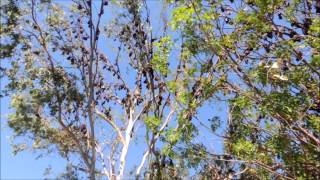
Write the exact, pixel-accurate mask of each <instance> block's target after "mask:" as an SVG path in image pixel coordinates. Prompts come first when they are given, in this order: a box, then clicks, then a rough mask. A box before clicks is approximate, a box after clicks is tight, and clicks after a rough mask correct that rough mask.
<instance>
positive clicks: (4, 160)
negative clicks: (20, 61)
mask: <svg viewBox="0 0 320 180" xmlns="http://www.w3.org/2000/svg"><path fill="white" fill-rule="evenodd" d="M58 2H61V3H65V2H67V4H68V2H70V1H58ZM159 2H160V1H156V0H154V1H153V0H150V1H148V6H149V8H150V12H151V18H152V19H155V20H154V21H153V24H154V27H153V28H155V29H157V25H159V24H158V21H159V20H157V19H156V18H154V17H156V16H159V14H160V11H161V8H159V7H161V4H160V3H159ZM109 10H110V9H109ZM106 12H107V14H106V15H105V16H106V17H108V15H111V16H112V14H108V12H112V11H108V10H106ZM109 17H110V16H109ZM160 35H161V34H158V36H160ZM111 43H112V42H111ZM101 44H105V42H104V41H101ZM106 52H107V53H108V56H115V54H112V53H114V52H112V51H109V50H106ZM174 58H175V56H173V55H172V56H171V57H170V61H174V60H175V59H174ZM6 83H7V80H6V79H1V89H3V88H4V86H5V85H6ZM0 104H1V113H0V114H1V179H43V178H44V176H43V173H44V170H45V168H47V167H49V166H51V167H52V172H53V173H52V174H51V176H47V177H49V178H50V177H56V176H57V175H58V174H59V173H61V172H62V171H63V170H64V168H65V165H66V161H65V160H63V159H62V158H61V157H60V156H59V155H58V154H55V153H52V154H50V155H48V156H46V157H43V158H40V159H35V158H36V156H37V155H38V154H37V153H33V152H31V151H24V152H21V153H19V154H18V155H16V156H13V154H12V148H11V146H10V139H9V137H10V136H11V135H12V131H11V130H10V129H9V128H8V127H7V126H6V119H7V115H8V114H9V113H10V112H12V111H13V110H12V109H10V108H9V105H10V98H9V97H4V98H2V99H1V103H0ZM198 112H199V116H198V118H199V119H200V120H201V121H203V122H204V123H205V122H207V121H206V120H207V119H209V118H212V115H213V114H215V115H219V116H220V117H221V118H222V120H223V122H226V117H227V116H226V113H227V107H226V105H225V104H223V103H217V102H212V103H207V104H206V105H204V107H202V108H200V109H199V110H198ZM196 125H197V126H198V127H199V129H200V131H199V138H196V141H199V142H205V145H206V146H207V147H208V148H209V150H211V151H214V153H222V146H223V141H222V140H221V139H220V138H218V137H216V136H213V135H212V134H211V133H210V132H209V131H208V130H206V129H205V128H203V127H201V126H200V125H199V124H198V123H196ZM207 125H208V126H209V124H208V123H207ZM133 144H134V143H133ZM144 150H145V148H144V146H133V147H132V149H131V151H129V154H128V157H127V159H128V166H127V167H128V168H127V172H128V170H130V167H132V166H133V165H134V164H136V163H137V159H139V162H140V159H141V158H139V157H142V153H143V152H144Z"/></svg>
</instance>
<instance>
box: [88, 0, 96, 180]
mask: <svg viewBox="0 0 320 180" xmlns="http://www.w3.org/2000/svg"><path fill="white" fill-rule="evenodd" d="M89 10H90V20H89V21H90V22H89V28H90V61H89V69H88V71H89V72H88V74H89V100H88V104H89V110H88V113H89V123H90V132H91V133H90V146H91V168H90V180H95V169H96V168H95V166H96V150H95V143H94V141H95V133H94V117H93V113H94V79H93V72H92V70H93V60H94V44H93V42H94V40H93V38H94V29H93V19H92V1H90V5H89Z"/></svg>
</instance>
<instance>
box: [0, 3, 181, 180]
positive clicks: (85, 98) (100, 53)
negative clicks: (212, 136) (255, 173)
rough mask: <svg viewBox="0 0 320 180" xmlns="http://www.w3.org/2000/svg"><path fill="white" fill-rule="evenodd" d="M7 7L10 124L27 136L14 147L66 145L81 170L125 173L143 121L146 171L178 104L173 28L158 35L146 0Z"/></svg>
mask: <svg viewBox="0 0 320 180" xmlns="http://www.w3.org/2000/svg"><path fill="white" fill-rule="evenodd" d="M108 6H112V7H109V8H108ZM113 7H117V8H118V11H114V12H115V13H117V14H116V16H114V17H113V18H111V17H106V16H105V14H108V15H109V16H111V15H112V13H111V11H112V8H113ZM1 9H2V10H3V12H4V14H5V15H7V17H4V18H7V20H6V21H5V22H4V26H3V27H4V29H1V30H2V31H1V36H2V38H3V39H4V40H7V41H8V46H6V45H1V54H2V56H1V58H2V60H4V61H3V62H4V63H3V69H4V72H5V75H6V76H7V78H8V79H9V83H8V85H7V88H6V89H5V90H4V92H3V93H5V94H6V95H9V96H10V97H11V106H12V107H13V108H14V109H15V112H14V113H12V114H10V116H9V117H8V125H9V127H10V128H12V129H13V130H14V133H15V134H14V136H15V137H23V138H25V139H27V140H29V141H27V142H28V143H22V144H15V145H14V146H13V147H14V152H15V153H17V152H19V151H23V150H25V149H27V148H32V149H35V150H39V151H38V152H41V151H42V153H51V152H53V153H54V152H58V153H59V154H60V155H61V156H62V157H64V158H65V159H66V160H68V161H69V165H68V168H67V170H68V172H69V174H73V175H74V176H75V177H74V178H77V177H76V175H81V173H80V174H78V173H79V172H80V171H82V172H83V173H82V174H88V176H89V177H90V179H95V178H96V177H99V178H103V177H107V178H108V179H122V178H123V177H124V175H125V176H129V174H128V173H126V172H125V167H126V161H127V154H128V151H129V149H130V147H129V146H130V143H131V141H132V140H133V139H134V138H135V137H138V135H139V136H140V135H141V133H140V134H139V132H138V130H139V126H140V129H142V127H141V126H143V127H146V128H145V129H143V130H139V131H140V132H143V133H145V135H143V136H145V137H146V142H147V146H146V147H145V146H143V148H147V149H146V153H145V156H144V157H143V160H142V162H141V163H139V164H138V165H139V168H138V170H137V174H140V171H141V168H142V167H143V165H144V164H145V161H146V159H147V157H148V156H149V155H150V154H153V152H154V147H155V143H156V141H157V140H158V139H159V136H160V133H162V132H163V131H164V129H165V128H166V125H167V124H168V123H169V122H170V121H171V120H172V119H173V116H174V113H175V111H176V108H177V107H176V104H175V103H174V102H171V97H170V95H169V93H167V90H166V88H167V87H166V83H165V78H166V74H167V73H168V69H167V68H166V67H167V58H168V51H169V48H170V38H168V37H163V38H162V37H158V39H157V40H156V39H155V38H156V37H153V36H152V30H151V19H150V15H149V10H148V9H147V4H146V2H144V1H121V2H108V1H106V0H103V1H91V0H89V1H74V2H71V1H70V2H68V3H67V4H62V3H61V2H59V1H37V0H32V1H13V0H12V1H8V2H5V3H3V4H2V7H1ZM107 10H108V11H110V12H106V11H107ZM6 31H7V32H6ZM164 33H165V32H164ZM16 36H17V37H19V39H16V38H15V37H16ZM12 40H14V41H12ZM110 41H112V43H110ZM10 43H12V45H11V44H10ZM108 44H112V46H111V47H110V46H108ZM140 139H141V138H140ZM142 140H145V138H142ZM29 145H30V146H29ZM141 154H142V153H141ZM125 173H126V174H125ZM62 177H65V178H68V173H67V174H65V175H63V176H62ZM71 177H73V176H70V177H69V178H71Z"/></svg>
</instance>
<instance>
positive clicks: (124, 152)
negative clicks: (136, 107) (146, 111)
mask: <svg viewBox="0 0 320 180" xmlns="http://www.w3.org/2000/svg"><path fill="white" fill-rule="evenodd" d="M134 122H135V121H134V119H133V110H132V109H130V115H129V122H128V126H127V129H126V134H125V143H124V144H123V147H122V151H121V155H120V166H119V174H118V177H117V180H121V179H122V177H123V173H124V168H125V165H126V157H127V154H128V148H129V144H130V140H131V136H130V134H131V131H132V128H133V126H134Z"/></svg>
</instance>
